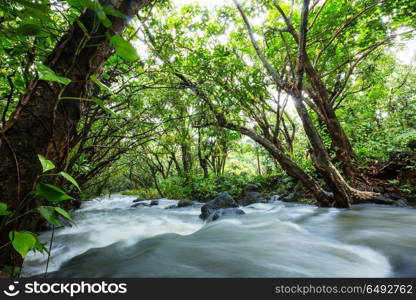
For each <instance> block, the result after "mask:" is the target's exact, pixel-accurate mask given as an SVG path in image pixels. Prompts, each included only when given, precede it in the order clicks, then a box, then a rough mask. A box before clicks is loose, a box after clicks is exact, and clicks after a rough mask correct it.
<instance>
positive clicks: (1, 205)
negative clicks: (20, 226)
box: [0, 202, 11, 216]
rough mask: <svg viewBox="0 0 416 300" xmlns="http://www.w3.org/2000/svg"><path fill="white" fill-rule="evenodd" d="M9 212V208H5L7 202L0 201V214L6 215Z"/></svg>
mask: <svg viewBox="0 0 416 300" xmlns="http://www.w3.org/2000/svg"><path fill="white" fill-rule="evenodd" d="M10 213H11V211H10V210H7V204H6V203H3V202H0V216H7V215H9V214H10Z"/></svg>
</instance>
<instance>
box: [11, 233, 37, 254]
mask: <svg viewBox="0 0 416 300" xmlns="http://www.w3.org/2000/svg"><path fill="white" fill-rule="evenodd" d="M9 238H10V241H11V242H12V245H13V248H14V249H15V250H16V251H17V252H18V253H19V254H20V255H21V256H22V257H23V258H24V257H25V256H26V254H27V253H28V252H29V251H30V249H32V248H33V247H34V246H35V245H36V241H37V238H36V237H35V236H34V235H33V233H31V232H27V231H10V232H9Z"/></svg>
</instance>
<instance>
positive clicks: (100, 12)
mask: <svg viewBox="0 0 416 300" xmlns="http://www.w3.org/2000/svg"><path fill="white" fill-rule="evenodd" d="M95 12H96V14H97V16H98V19H99V20H100V21H101V23H102V24H103V25H104V27H106V28H110V27H111V25H112V23H111V21H110V19H109V18H107V16H106V15H105V12H104V10H103V9H98V10H96V11H95Z"/></svg>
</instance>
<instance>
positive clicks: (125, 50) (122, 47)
mask: <svg viewBox="0 0 416 300" xmlns="http://www.w3.org/2000/svg"><path fill="white" fill-rule="evenodd" d="M109 39H110V44H111V46H113V47H114V49H116V53H117V55H118V56H120V57H122V58H124V59H125V60H127V61H129V62H133V61H135V60H137V59H139V55H138V54H137V51H136V49H135V48H134V47H133V45H132V44H130V42H128V41H126V40H125V39H123V38H122V37H121V36H120V35H118V34H115V35H112V36H110V38H109Z"/></svg>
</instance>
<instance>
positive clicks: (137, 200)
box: [133, 198, 144, 202]
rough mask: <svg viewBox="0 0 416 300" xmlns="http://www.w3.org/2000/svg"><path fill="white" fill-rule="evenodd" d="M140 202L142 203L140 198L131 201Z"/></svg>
mask: <svg viewBox="0 0 416 300" xmlns="http://www.w3.org/2000/svg"><path fill="white" fill-rule="evenodd" d="M140 201H144V199H142V198H137V199H135V200H133V202H140Z"/></svg>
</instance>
